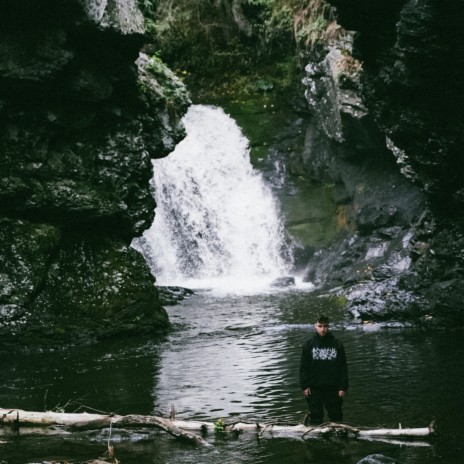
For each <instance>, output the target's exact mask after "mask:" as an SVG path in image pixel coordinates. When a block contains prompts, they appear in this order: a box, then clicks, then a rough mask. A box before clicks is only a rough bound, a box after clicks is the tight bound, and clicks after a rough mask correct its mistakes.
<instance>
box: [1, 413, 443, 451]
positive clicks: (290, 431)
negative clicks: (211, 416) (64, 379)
mask: <svg viewBox="0 0 464 464" xmlns="http://www.w3.org/2000/svg"><path fill="white" fill-rule="evenodd" d="M0 425H9V426H11V427H14V428H16V429H18V428H20V427H28V428H30V427H34V432H35V433H47V432H46V430H47V429H50V428H52V427H56V426H61V427H63V428H64V430H63V429H61V430H58V431H57V430H56V429H54V430H53V432H54V433H69V432H71V431H73V430H89V429H102V428H107V427H112V428H124V427H127V428H130V427H140V426H142V427H154V428H158V429H161V430H164V431H165V432H167V433H169V434H170V435H172V436H174V437H176V438H178V439H182V440H186V441H189V442H191V443H194V444H195V445H202V446H210V445H209V443H207V442H206V441H205V440H204V439H203V438H202V437H201V436H200V435H198V434H201V433H205V432H212V433H218V432H219V433H227V432H232V433H237V434H239V433H243V432H254V433H257V434H258V436H269V437H272V436H280V437H289V438H300V439H305V438H315V437H324V436H330V435H343V436H347V437H352V438H360V439H367V440H378V439H380V440H386V439H388V440H391V439H404V438H407V439H420V438H422V439H423V438H427V437H431V436H432V435H434V433H435V429H434V424H433V423H432V424H430V426H428V427H422V428H401V427H400V428H398V429H369V430H362V429H358V428H355V427H352V426H348V425H346V424H337V423H327V424H322V425H319V426H306V425H303V424H298V425H278V424H273V423H264V422H261V423H260V422H254V423H250V422H243V421H241V420H237V421H236V422H228V421H225V422H222V421H218V422H203V421H195V420H191V421H188V420H176V419H166V418H162V417H158V416H143V415H136V414H131V415H127V416H119V415H112V414H88V413H85V412H84V413H58V412H52V411H48V412H36V411H23V410H21V409H0ZM195 432H196V433H195ZM417 444H419V442H417Z"/></svg>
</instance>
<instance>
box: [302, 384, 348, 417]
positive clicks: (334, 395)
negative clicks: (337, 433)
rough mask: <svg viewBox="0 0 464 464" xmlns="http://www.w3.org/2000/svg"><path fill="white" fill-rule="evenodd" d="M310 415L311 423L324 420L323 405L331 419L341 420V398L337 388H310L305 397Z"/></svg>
mask: <svg viewBox="0 0 464 464" xmlns="http://www.w3.org/2000/svg"><path fill="white" fill-rule="evenodd" d="M306 401H307V402H308V409H309V413H310V415H311V424H321V423H322V422H323V420H324V407H325V409H326V410H327V413H328V414H329V418H330V420H331V421H334V422H340V421H342V420H343V413H342V405H343V398H340V397H339V396H338V388H333V387H323V388H311V395H310V396H309V398H306Z"/></svg>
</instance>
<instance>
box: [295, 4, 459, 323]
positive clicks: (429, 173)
mask: <svg viewBox="0 0 464 464" xmlns="http://www.w3.org/2000/svg"><path fill="white" fill-rule="evenodd" d="M330 3H331V4H333V5H334V6H336V7H337V12H338V21H339V22H340V23H341V24H342V25H343V26H344V27H345V29H349V30H351V31H353V33H347V34H345V35H343V36H342V37H340V38H339V39H338V40H337V41H336V42H332V44H331V46H329V47H328V48H327V49H326V50H325V51H324V53H320V54H319V55H318V56H316V57H315V59H314V62H312V63H311V64H310V65H308V66H307V68H306V79H305V83H306V88H307V90H306V98H307V101H308V104H309V107H310V108H311V110H312V113H313V117H312V121H311V124H310V126H309V128H308V130H307V135H306V148H305V150H304V152H303V154H302V157H301V160H300V161H301V162H302V163H303V165H304V167H305V169H306V171H307V172H309V173H310V174H311V175H312V176H313V178H315V179H318V180H319V181H320V180H323V181H324V180H325V181H326V182H335V183H336V185H337V189H338V191H339V192H340V194H339V195H338V199H335V201H336V202H337V203H338V211H339V214H340V217H341V218H342V219H343V220H344V221H346V220H347V221H348V223H349V224H350V225H351V229H352V231H354V232H350V231H349V230H348V229H346V231H345V236H344V237H342V238H340V239H339V240H338V241H336V242H334V243H333V244H332V246H331V247H330V248H328V249H324V250H320V251H319V252H318V253H316V255H315V256H313V258H312V259H311V260H310V265H309V267H308V269H307V278H308V279H309V280H313V281H315V282H316V283H319V284H320V285H322V286H326V287H334V286H340V289H341V290H340V293H341V294H344V295H345V296H346V297H347V298H348V301H349V308H350V311H351V312H352V313H353V314H354V315H360V316H361V317H363V318H365V319H371V318H374V319H382V318H384V319H388V318H410V317H411V314H413V315H414V317H416V318H422V319H423V320H430V321H433V320H441V319H446V320H448V321H452V322H458V323H459V324H462V323H463V322H464V316H463V314H464V306H463V303H462V301H463V298H462V297H463V294H462V292H463V289H464V276H463V269H464V268H463V264H464V261H463V257H464V256H463V253H462V249H463V247H464V240H463V232H464V231H463V228H462V225H463V220H462V190H463V187H464V164H463V163H462V160H461V159H460V158H461V157H462V149H463V141H464V140H463V138H464V130H463V129H464V127H463V121H462V118H461V117H460V116H459V111H460V110H459V108H461V107H462V103H463V101H462V100H463V95H464V93H463V92H462V90H461V89H460V77H459V71H458V70H459V69H462V64H463V60H464V53H463V51H462V47H460V46H459V44H460V43H462V40H463V39H464V37H463V32H462V28H461V27H460V26H459V24H460V20H461V19H462V17H463V13H464V11H463V8H464V5H463V4H462V2H457V1H456V2H450V3H449V4H448V3H447V4H446V5H445V3H443V2H438V1H434V0H420V1H417V0H414V1H412V0H411V1H407V0H406V1H404V0H403V1H395V2H391V1H385V2H382V1H380V2H370V3H369V2H361V1H357V0H352V1H338V0H331V1H330Z"/></svg>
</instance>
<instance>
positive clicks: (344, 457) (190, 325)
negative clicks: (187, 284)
mask: <svg viewBox="0 0 464 464" xmlns="http://www.w3.org/2000/svg"><path fill="white" fill-rule="evenodd" d="M168 311H169V313H170V317H171V321H172V323H173V332H172V333H171V334H170V335H169V336H167V337H166V338H165V339H164V340H161V341H154V340H147V339H145V340H127V339H124V340H119V341H112V342H106V343H102V344H100V345H99V346H95V347H88V348H80V349H77V348H74V349H69V350H64V351H57V352H54V353H16V354H15V356H11V354H9V353H8V354H7V353H5V352H2V353H1V360H0V384H1V385H2V388H1V389H0V405H1V406H2V407H18V408H22V409H32V410H34V409H35V410H42V409H44V408H54V407H55V406H62V405H66V404H67V403H68V402H69V401H70V400H71V403H68V406H67V409H68V410H72V409H73V408H77V407H78V404H79V403H81V404H84V405H85V407H86V410H88V411H91V409H90V408H93V409H97V410H103V411H114V412H118V413H120V414H127V413H140V414H150V413H155V414H160V413H163V414H167V413H168V411H169V409H170V407H171V405H174V406H175V408H176V410H177V414H178V417H182V418H202V419H206V418H208V419H212V420H214V419H217V418H219V417H231V416H241V417H243V418H245V419H257V420H259V421H260V422H265V421H278V422H288V423H296V422H299V421H301V419H302V418H303V415H304V413H305V407H306V404H305V401H304V400H303V398H302V396H301V393H300V391H299V387H298V372H297V371H298V363H299V356H300V349H301V345H302V343H303V341H304V340H305V339H306V337H308V336H310V334H311V332H312V325H311V324H312V322H313V321H314V319H315V317H316V315H317V314H318V313H320V312H322V311H326V312H328V313H329V314H330V316H331V318H332V320H333V321H334V324H333V331H334V332H335V333H336V335H337V336H338V337H339V338H340V339H342V340H343V342H344V343H345V346H346V350H347V353H348V362H349V368H350V384H351V388H350V391H349V394H348V396H347V398H346V401H345V407H344V412H345V419H346V420H347V421H348V422H350V423H352V424H357V425H363V426H377V425H379V426H388V427H396V426H398V424H399V423H401V424H402V426H403V427H423V426H426V425H428V423H429V422H430V421H431V420H432V419H433V418H435V419H436V421H437V424H438V427H439V431H440V435H439V436H438V438H437V440H436V441H435V442H432V443H431V446H428V447H412V446H399V445H393V444H389V443H381V442H364V441H354V440H350V441H345V440H341V439H332V440H310V441H307V442H301V441H295V440H285V439H282V438H274V439H263V440H256V437H254V436H252V435H250V436H240V437H238V438H237V437H208V440H209V441H211V443H212V444H213V445H214V446H213V447H212V448H211V449H192V447H190V446H188V445H184V444H180V443H178V442H176V441H174V440H173V439H172V438H170V437H168V436H166V435H165V434H163V433H161V432H154V433H151V434H149V435H147V434H146V433H145V432H143V431H138V432H136V433H135V432H132V433H130V434H127V433H123V432H117V431H113V435H112V440H113V444H114V445H115V448H116V452H117V457H118V459H119V460H120V462H121V464H129V463H152V462H156V463H160V464H164V463H171V462H172V463H174V462H182V463H197V464H199V463H204V462H217V463H223V464H232V463H237V462H240V463H282V462H284V463H305V462H311V463H316V464H318V463H333V464H335V463H346V464H348V463H350V464H353V463H357V462H358V461H359V460H360V459H361V458H363V457H365V456H366V455H369V454H374V453H380V454H384V455H386V456H389V457H391V458H393V459H396V460H398V462H402V463H424V462H426V463H432V464H434V463H451V464H454V463H458V462H462V460H461V456H460V455H461V454H462V452H463V451H464V450H463V445H462V439H463V433H462V432H461V415H462V411H463V406H464V401H463V399H462V396H461V394H462V391H463V389H464V366H463V363H462V357H463V355H464V344H463V343H462V332H460V331H456V332H453V331H446V332H445V331H423V330H418V329H416V330H415V329H402V330H401V329H381V328H378V330H376V329H377V328H376V327H375V326H373V327H371V330H364V329H363V328H362V327H359V326H356V325H354V324H353V323H352V321H351V320H349V319H346V318H345V317H344V314H343V313H342V311H341V310H340V309H338V308H337V306H336V305H335V304H331V303H330V301H328V300H324V299H320V298H315V297H314V296H313V295H311V294H310V293H305V292H301V291H296V290H288V291H286V292H281V293H274V294H268V295H255V296H244V297H236V296H235V297H234V296H230V297H228V298H216V297H214V296H212V295H210V294H208V293H207V292H205V293H202V294H198V295H195V296H193V297H191V298H190V299H188V300H185V301H184V302H183V303H182V304H180V305H178V306H176V307H172V308H169V309H168ZM142 432H143V433H142ZM107 439H108V431H103V432H100V431H99V432H95V433H93V434H90V435H89V434H88V433H86V434H82V435H80V436H79V435H75V434H74V435H72V436H69V437H47V438H43V437H42V438H37V437H30V436H26V435H24V434H23V433H21V430H20V431H19V433H13V432H12V433H10V434H9V435H8V436H6V437H5V436H1V437H0V463H2V464H3V463H5V462H6V463H9V464H16V463H18V464H19V463H27V462H28V463H32V462H43V461H45V460H52V459H55V460H57V459H61V460H64V459H69V460H71V459H73V460H85V459H91V458H96V457H98V456H101V455H102V454H103V452H104V450H105V447H106V441H107Z"/></svg>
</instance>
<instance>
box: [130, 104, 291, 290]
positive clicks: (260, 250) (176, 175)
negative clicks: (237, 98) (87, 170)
mask: <svg viewBox="0 0 464 464" xmlns="http://www.w3.org/2000/svg"><path fill="white" fill-rule="evenodd" d="M183 122H184V125H185V128H186V131H187V136H186V138H185V139H184V140H183V141H182V142H181V143H179V144H178V146H177V147H176V149H175V151H174V152H173V153H171V154H170V155H169V156H168V157H167V158H164V159H160V160H156V161H154V162H153V164H154V178H153V183H154V189H155V198H156V204H157V208H156V217H155V221H154V223H153V225H152V227H151V228H150V229H149V230H147V231H146V232H145V233H144V235H143V237H142V238H141V239H140V240H139V241H138V243H136V245H135V246H136V247H138V248H140V249H141V250H142V252H143V253H144V255H145V257H146V258H147V260H148V262H149V264H150V266H151V268H152V271H153V274H154V275H155V276H156V278H157V282H158V284H159V285H180V286H185V287H190V288H201V287H208V288H222V289H226V290H233V289H250V288H256V287H260V286H262V285H263V283H266V284H267V285H269V283H270V282H271V281H272V280H273V279H274V278H276V277H279V276H282V275H285V274H286V273H287V272H288V262H287V261H288V255H289V254H288V252H286V251H285V242H284V229H283V224H282V221H281V218H280V214H279V208H278V205H277V203H276V200H275V198H274V197H273V195H272V192H271V190H270V189H269V187H268V186H267V185H266V184H265V182H264V180H263V179H262V177H261V176H260V175H259V174H257V173H256V172H254V171H253V168H252V165H251V163H250V159H249V148H248V140H247V139H246V138H245V136H244V135H243V134H242V132H241V130H240V128H239V127H238V126H237V124H236V122H235V121H234V120H233V119H232V118H230V117H229V116H228V115H227V114H225V112H224V111H223V110H222V109H221V108H218V107H212V106H205V105H194V106H192V107H190V109H189V111H188V112H187V114H186V115H185V117H184V119H183ZM284 256H287V258H284Z"/></svg>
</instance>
